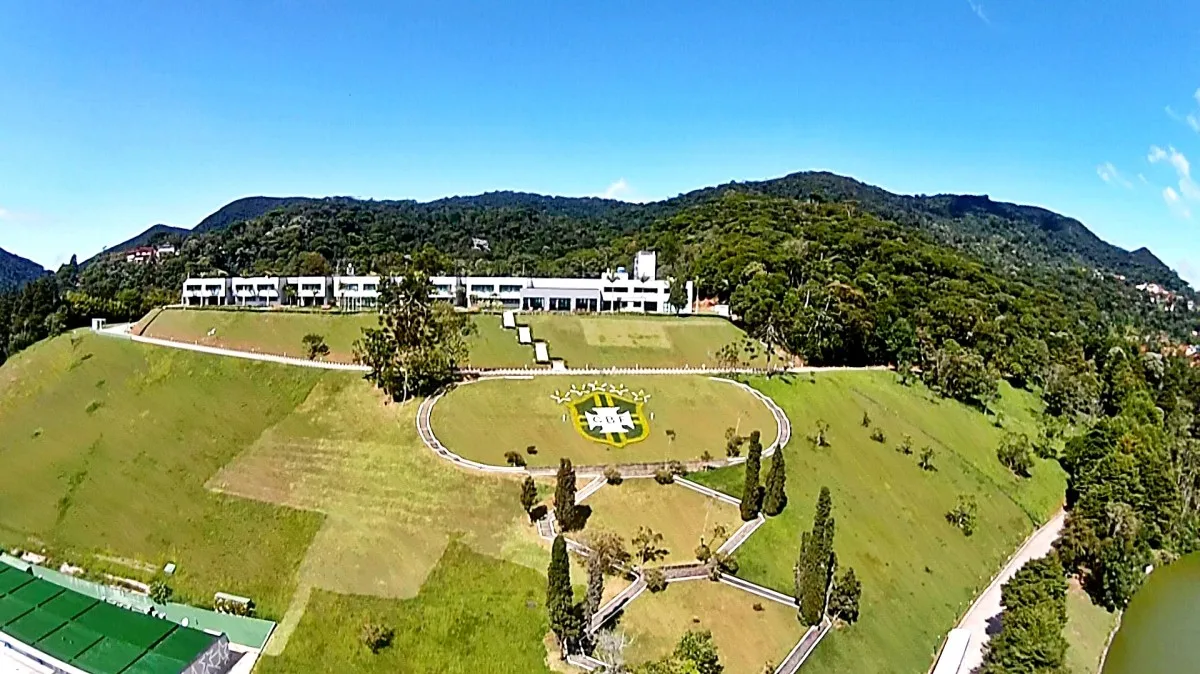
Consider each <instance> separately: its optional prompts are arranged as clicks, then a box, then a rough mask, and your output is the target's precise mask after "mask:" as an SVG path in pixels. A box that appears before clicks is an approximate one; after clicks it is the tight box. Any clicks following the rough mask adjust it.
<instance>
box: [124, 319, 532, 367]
mask: <svg viewBox="0 0 1200 674" xmlns="http://www.w3.org/2000/svg"><path fill="white" fill-rule="evenodd" d="M472 320H473V321H474V322H475V325H476V327H477V328H478V332H477V334H476V335H474V336H472V337H471V338H470V340H469V346H470V348H471V356H470V360H471V364H472V365H475V366H478V367H522V366H526V365H530V366H531V365H533V349H532V348H531V347H523V346H521V345H520V344H518V343H517V335H516V333H515V332H513V331H507V332H506V331H504V330H503V329H502V328H501V327H500V317H499V316H495V315H478V316H472ZM377 325H378V315H377V314H373V313H362V314H332V313H318V312H301V311H224V310H201V309H188V310H180V309H172V310H167V311H163V312H162V313H161V314H159V315H158V317H157V318H155V319H154V320H153V321H152V322H149V327H148V328H147V330H146V332H145V333H144V334H145V336H147V337H158V338H160V339H173V340H177V341H183V342H195V343H200V344H206V345H209V346H219V347H223V348H229V349H239V350H245V351H259V352H262V353H272V354H277V355H283V356H291V357H293V358H304V357H306V355H307V354H306V353H305V352H304V348H303V345H302V344H301V340H302V339H303V338H304V336H305V335H307V334H309V333H316V334H318V335H321V336H323V337H324V338H325V343H326V344H328V345H329V351H330V353H329V356H328V358H327V360H331V361H337V362H342V363H349V362H352V361H353V357H354V341H355V340H357V339H358V338H359V337H361V336H362V329H363V328H372V327H375V326H377ZM213 329H215V330H216V332H215V333H214V334H213V335H212V336H211V337H210V336H209V334H208V333H209V331H210V330H213Z"/></svg>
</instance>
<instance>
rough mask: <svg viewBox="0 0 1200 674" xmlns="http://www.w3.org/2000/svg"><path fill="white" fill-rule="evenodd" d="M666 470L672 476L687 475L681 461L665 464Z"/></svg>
mask: <svg viewBox="0 0 1200 674" xmlns="http://www.w3.org/2000/svg"><path fill="white" fill-rule="evenodd" d="M667 470H669V471H671V474H672V475H686V474H687V467H686V466H684V465H683V462H682V461H671V462H670V463H668V464H667Z"/></svg>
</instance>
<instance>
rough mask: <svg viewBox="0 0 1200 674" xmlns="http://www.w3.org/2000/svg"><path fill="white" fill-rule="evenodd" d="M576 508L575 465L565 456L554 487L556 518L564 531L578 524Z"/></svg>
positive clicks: (559, 465)
mask: <svg viewBox="0 0 1200 674" xmlns="http://www.w3.org/2000/svg"><path fill="white" fill-rule="evenodd" d="M577 512H578V511H577V510H576V508H575V466H573V465H571V460H570V459H568V458H566V457H563V458H562V459H561V460H560V461H559V462H558V476H557V483H556V484H555V487H554V518H555V519H556V520H558V526H559V528H560V529H562V530H563V531H574V530H575V528H576V527H577V526H578V524H579V522H578V519H579V518H578V517H577Z"/></svg>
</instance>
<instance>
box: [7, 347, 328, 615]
mask: <svg viewBox="0 0 1200 674" xmlns="http://www.w3.org/2000/svg"><path fill="white" fill-rule="evenodd" d="M321 376H322V375H321V373H320V372H317V371H310V370H308V369H306V368H289V367H283V366H277V365H270V364H265V363H256V362H252V361H246V360H237V359H230V358H216V357H212V356H204V355H200V354H194V353H189V352H186V351H178V350H174V349H163V348H158V347H151V346H142V345H137V344H133V343H131V342H126V341H122V340H118V339H113V338H108V337H100V336H94V335H91V334H90V333H86V332H82V331H80V332H76V333H72V334H71V335H65V336H62V337H59V338H56V339H53V340H50V341H47V342H42V343H39V344H37V345H35V346H33V347H31V348H30V349H28V350H26V351H24V352H22V353H21V354H19V355H18V356H17V357H15V358H13V359H12V360H10V361H9V362H8V363H6V364H5V365H4V366H3V367H2V368H0V462H2V465H3V466H4V470H0V542H2V543H3V544H4V545H5V546H6V547H8V546H14V545H20V546H26V547H32V548H34V549H37V548H40V547H41V546H42V545H45V546H46V547H47V548H49V549H50V550H51V551H52V552H55V553H58V554H60V555H62V554H65V555H67V556H69V557H71V558H73V559H76V560H78V561H81V562H84V565H85V566H89V567H90V568H92V569H93V570H96V569H103V568H106V567H111V568H110V569H109V570H111V571H112V572H113V573H117V574H122V575H128V576H134V577H140V576H145V572H144V571H139V570H138V569H136V568H125V567H123V566H119V565H118V566H112V562H111V561H110V562H100V561H97V560H95V559H92V558H91V557H92V555H93V554H97V553H99V554H103V555H105V556H106V557H110V558H128V559H133V560H136V561H137V562H138V563H141V564H148V565H150V566H151V567H153V568H161V567H162V565H163V564H164V563H166V562H168V561H174V562H175V563H176V564H177V565H178V572H177V573H176V575H175V576H174V578H173V580H172V584H173V586H174V588H175V590H176V592H177V593H178V594H180V595H181V596H182V597H183V598H184V599H187V600H190V601H193V602H196V603H198V604H201V605H210V604H211V601H212V594H213V592H214V591H217V590H224V591H227V592H232V593H236V594H240V595H246V596H250V597H252V598H254V599H255V601H257V602H258V604H259V607H260V610H261V613H262V614H263V615H265V616H268V617H270V616H276V617H277V616H279V615H280V614H281V613H282V612H283V608H284V607H285V606H287V603H288V599H289V597H290V596H291V592H292V587H293V585H294V583H295V573H296V569H297V567H298V566H299V564H300V560H301V558H302V557H303V556H304V551H305V549H306V548H307V547H308V545H309V542H310V541H311V540H312V538H313V536H314V534H315V533H316V531H317V529H318V528H319V527H320V526H321V522H322V520H323V518H322V517H321V515H319V514H317V513H307V512H299V511H295V510H291V509H288V508H280V507H276V506H272V505H268V504H263V503H254V502H250V501H245V500H242V499H237V498H230V497H225V496H220V495H216V494H213V493H211V492H209V491H207V490H206V489H205V488H204V482H205V480H207V479H208V478H209V476H211V475H212V474H214V473H216V472H217V470H218V469H220V467H221V466H222V465H224V464H225V463H226V462H228V461H229V460H231V459H232V458H233V457H234V456H236V455H237V454H238V452H239V451H241V449H242V448H244V447H247V446H249V445H251V444H252V443H253V442H254V441H255V440H256V438H258V437H259V435H260V434H261V433H262V432H263V431H264V430H265V429H267V428H269V427H270V426H271V425H272V424H274V423H276V422H277V421H279V420H280V419H282V418H284V417H285V416H287V415H288V414H289V413H291V412H292V410H294V409H295V408H296V406H297V405H298V404H300V403H301V402H302V401H303V400H304V399H305V397H306V396H308V394H309V392H310V391H311V390H312V389H313V387H314V385H316V383H317V382H318V380H319V379H320V378H321Z"/></svg>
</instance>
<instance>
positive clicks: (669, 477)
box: [654, 468, 675, 484]
mask: <svg viewBox="0 0 1200 674" xmlns="http://www.w3.org/2000/svg"><path fill="white" fill-rule="evenodd" d="M654 481H655V482H657V483H659V484H671V483H672V482H674V481H675V473H672V472H671V469H670V468H659V469H658V470H656V471H654Z"/></svg>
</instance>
